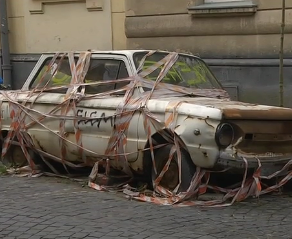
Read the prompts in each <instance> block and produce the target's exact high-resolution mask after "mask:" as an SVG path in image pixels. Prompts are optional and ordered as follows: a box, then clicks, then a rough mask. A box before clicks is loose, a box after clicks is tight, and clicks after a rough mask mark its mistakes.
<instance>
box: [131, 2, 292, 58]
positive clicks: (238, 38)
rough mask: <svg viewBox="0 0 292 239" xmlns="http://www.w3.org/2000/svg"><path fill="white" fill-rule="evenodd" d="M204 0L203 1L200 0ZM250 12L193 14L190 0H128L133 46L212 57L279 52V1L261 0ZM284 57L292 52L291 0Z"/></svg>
mask: <svg viewBox="0 0 292 239" xmlns="http://www.w3.org/2000/svg"><path fill="white" fill-rule="evenodd" d="M201 1H203V0H201ZM254 2H255V3H257V4H258V7H257V12H256V13H255V14H253V15H250V16H240V15H234V16H228V14H226V16H225V15H224V14H222V16H221V17H214V16H213V15H210V16H208V15H207V16H205V17H194V16H192V15H191V14H189V13H188V7H189V6H190V5H192V4H193V5H195V4H196V1H189V0H180V1H177V0H160V1H156V0H140V1H136V0H126V16H127V18H126V35H127V37H128V47H129V48H151V49H157V48H159V49H161V48H163V49H167V50H175V51H176V50H184V51H189V52H192V53H194V54H200V55H201V56H202V57H211V58H216V57H218V58H222V57H224V58H228V57H229V58H236V57H240V58H242V57H246V58H270V57H278V52H279V46H280V36H279V33H280V25H281V2H282V1H275V0H258V1H254ZM286 5H287V8H286V20H287V21H286V41H285V53H286V56H291V55H292V48H291V47H290V42H291V40H292V0H286Z"/></svg>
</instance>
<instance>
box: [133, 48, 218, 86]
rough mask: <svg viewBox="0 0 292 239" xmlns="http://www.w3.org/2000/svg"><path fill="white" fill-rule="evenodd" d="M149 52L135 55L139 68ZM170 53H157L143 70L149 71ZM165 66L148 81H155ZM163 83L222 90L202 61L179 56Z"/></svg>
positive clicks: (191, 57) (147, 61)
mask: <svg viewBox="0 0 292 239" xmlns="http://www.w3.org/2000/svg"><path fill="white" fill-rule="evenodd" d="M147 53H148V52H137V53H135V54H134V62H135V65H136V68H138V66H139V64H140V62H141V60H142V58H143V57H144V56H145V54H147ZM167 54H168V53H163V52H155V53H154V54H152V55H151V56H148V57H147V58H146V60H145V62H144V66H143V69H147V68H148V67H150V66H151V65H153V64H154V63H156V62H158V61H160V60H162V59H163V58H164V57H165V56H167ZM162 67H163V66H160V67H159V68H158V69H156V70H155V71H154V72H152V73H151V74H149V75H148V76H146V79H149V80H152V81H155V80H156V79H157V77H158V75H159V72H160V70H161V69H162ZM162 82H163V83H168V84H173V85H178V86H183V87H188V88H197V89H222V87H221V85H220V83H219V82H218V81H217V79H216V78H215V76H214V75H213V73H212V72H211V71H210V70H209V68H208V66H207V65H206V64H205V63H204V62H203V61H202V60H200V59H198V58H196V57H193V56H188V55H183V54H179V57H178V60H177V61H176V63H175V64H174V65H173V66H172V68H171V69H170V70H169V71H168V73H167V74H166V76H165V77H164V78H163V80H162Z"/></svg>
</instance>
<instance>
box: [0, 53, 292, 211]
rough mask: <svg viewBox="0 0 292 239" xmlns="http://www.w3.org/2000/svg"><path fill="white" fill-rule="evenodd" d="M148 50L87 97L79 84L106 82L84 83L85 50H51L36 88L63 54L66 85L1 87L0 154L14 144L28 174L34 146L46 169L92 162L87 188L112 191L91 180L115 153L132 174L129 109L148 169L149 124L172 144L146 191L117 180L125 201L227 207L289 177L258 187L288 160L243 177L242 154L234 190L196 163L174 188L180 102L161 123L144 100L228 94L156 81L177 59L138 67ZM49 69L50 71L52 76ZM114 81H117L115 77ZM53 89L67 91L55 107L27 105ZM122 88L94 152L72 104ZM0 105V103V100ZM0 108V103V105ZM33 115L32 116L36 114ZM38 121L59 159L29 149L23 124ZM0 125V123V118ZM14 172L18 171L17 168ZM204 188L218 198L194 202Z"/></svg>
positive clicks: (87, 61) (32, 166) (151, 148)
mask: <svg viewBox="0 0 292 239" xmlns="http://www.w3.org/2000/svg"><path fill="white" fill-rule="evenodd" d="M153 53H154V51H150V52H149V53H148V54H147V55H145V57H144V58H143V59H142V60H141V63H140V66H139V67H138V71H137V72H138V74H136V75H135V76H132V77H129V78H127V79H121V80H118V82H128V84H127V85H125V86H124V87H122V88H120V89H118V90H113V91H109V92H106V93H99V94H95V95H87V94H85V87H86V86H88V85H103V84H108V83H109V82H94V83H85V81H84V79H85V76H86V73H87V71H88V68H89V64H90V57H91V52H90V51H87V52H82V53H80V55H79V58H78V61H77V63H76V62H75V59H74V53H73V52H69V53H57V54H55V56H54V57H53V58H52V60H51V62H50V64H49V67H48V68H47V71H45V72H44V73H43V75H42V77H41V79H40V81H39V83H38V86H41V84H42V83H43V81H44V79H45V77H47V76H48V75H49V74H48V73H49V72H51V71H54V72H56V70H57V69H58V67H60V64H61V62H62V60H63V59H64V58H66V57H68V59H69V62H70V68H71V74H72V79H71V83H70V84H69V85H67V86H60V87H48V85H49V81H48V82H47V83H46V84H44V86H42V87H35V88H34V89H32V90H31V91H30V92H23V91H7V92H6V91H1V95H2V96H3V97H5V100H6V101H8V102H9V109H10V118H11V125H10V130H9V132H8V134H7V136H6V137H5V139H2V140H3V146H2V158H4V157H5V155H6V154H7V152H8V149H9V147H11V146H13V145H18V146H20V147H21V149H22V151H23V153H24V155H25V157H26V160H27V162H28V166H26V167H25V168H22V170H24V169H25V170H26V172H27V169H29V170H31V175H35V174H37V175H38V174H39V173H40V172H39V171H38V168H37V165H36V164H35V162H34V160H33V158H32V157H33V156H32V154H31V150H35V151H36V153H38V155H39V156H40V157H41V158H42V160H43V162H44V163H45V164H46V165H47V166H48V167H49V168H50V169H51V170H52V172H55V173H57V170H56V169H55V168H54V166H53V165H52V164H51V163H50V161H49V160H48V159H50V160H53V161H56V162H59V163H61V164H62V165H63V166H64V168H65V169H66V170H67V167H72V168H82V167H84V166H88V165H91V166H93V168H92V172H91V174H90V176H89V182H88V186H89V187H91V188H93V189H96V190H99V191H107V190H111V189H113V188H112V187H108V186H106V185H99V184H97V183H96V181H95V180H96V178H97V176H98V174H99V172H98V168H99V166H100V165H101V164H103V165H105V168H106V173H105V176H106V175H107V174H108V173H109V171H110V169H109V166H110V162H109V160H106V159H108V158H109V157H115V160H117V161H119V162H120V164H121V165H122V171H123V172H124V173H125V174H126V175H127V176H128V177H133V174H132V171H131V169H130V167H129V164H128V161H127V153H125V146H126V144H127V130H128V127H129V124H130V121H131V119H132V117H133V115H134V113H135V112H137V111H140V112H141V113H142V116H143V117H144V129H145V132H146V134H147V136H148V140H149V142H150V145H149V148H148V149H145V150H149V151H150V155H151V160H152V164H153V167H154V170H156V165H155V160H154V150H155V147H162V146H164V145H155V146H154V145H153V143H152V138H151V136H152V134H153V132H151V128H154V129H155V130H156V131H158V130H161V129H164V128H168V129H169V131H170V134H167V135H162V136H163V137H165V138H166V139H167V141H168V142H169V143H171V145H172V147H171V150H170V153H169V157H168V160H167V163H166V164H165V165H164V167H163V170H162V171H161V172H160V174H159V176H158V177H157V178H156V179H155V180H154V181H153V188H154V190H153V191H152V192H149V190H147V189H146V188H145V187H144V186H142V187H141V188H133V187H131V186H129V184H128V181H127V182H125V183H123V184H120V185H119V186H118V187H117V188H116V189H117V190H122V191H123V193H124V194H125V195H126V196H127V197H128V198H131V199H135V200H139V201H144V202H152V203H156V204H162V205H177V206H192V205H198V206H214V207H215V206H228V205H232V204H233V203H234V202H236V201H242V200H244V199H246V198H248V197H250V196H254V197H259V196H260V195H263V194H266V193H269V192H272V191H274V190H276V189H278V188H280V187H282V186H283V185H284V184H285V183H286V182H287V181H289V180H290V179H291V177H292V172H288V173H287V175H285V176H283V177H282V178H281V180H279V182H278V183H277V184H276V185H274V186H271V187H264V185H263V184H262V182H261V181H262V179H271V178H275V177H277V175H279V174H280V173H281V172H283V171H284V170H286V169H287V168H289V167H290V166H291V164H292V161H289V162H288V163H287V164H286V165H285V166H284V168H283V169H281V170H279V171H278V172H275V173H273V174H272V175H270V176H268V177H263V176H261V161H260V160H258V168H257V170H256V171H255V172H254V173H253V175H251V176H248V173H247V168H248V161H247V160H246V159H245V158H242V160H243V163H244V165H245V171H244V175H243V179H242V182H241V185H240V186H236V187H234V188H228V189H227V188H221V187H218V186H216V185H211V184H210V175H211V174H212V172H211V171H209V170H206V169H202V168H200V167H196V172H195V174H194V176H193V178H192V180H191V183H190V185H189V187H188V189H187V191H185V192H179V190H178V189H179V187H180V184H181V153H182V152H181V150H182V149H184V147H185V146H184V145H182V144H181V142H180V140H179V139H178V137H177V135H176V134H175V133H174V130H175V125H176V124H175V123H176V119H177V111H176V109H177V107H179V105H180V104H181V101H172V102H170V103H169V105H168V106H167V110H166V112H165V114H166V117H165V121H164V122H163V121H161V120H159V119H157V118H156V117H155V116H154V115H153V114H152V113H151V112H150V111H149V110H148V109H147V102H148V101H149V100H150V99H156V98H160V97H162V96H168V97H169V96H177V97H182V96H186V95H192V96H203V97H209V98H223V99H226V101H228V95H227V93H226V92H225V91H224V90H218V89H212V90H210V89H206V90H205V89H190V88H184V87H180V86H175V85H170V84H165V83H162V82H161V81H162V79H163V77H164V76H165V75H166V74H167V72H168V71H169V69H170V68H171V67H172V66H173V64H174V63H175V62H176V60H177V59H178V54H177V53H170V54H168V55H167V56H166V57H164V58H163V59H162V60H160V61H159V62H156V63H155V64H153V65H152V66H150V67H148V68H147V69H144V68H143V63H144V61H145V59H146V58H147V57H148V56H150V55H152V54H153ZM57 59H61V60H60V61H59V62H58V63H57V68H55V69H53V65H54V64H55V62H56V60H57ZM159 67H162V68H161V71H160V74H159V75H158V77H157V79H156V81H149V80H147V79H145V77H146V76H147V75H149V74H151V73H152V72H154V71H155V70H157V69H158V68H159ZM54 72H53V74H52V75H54ZM115 82H117V81H115ZM138 86H140V87H141V86H142V87H143V86H144V87H148V88H151V89H152V90H150V91H146V92H144V93H143V94H142V95H139V97H137V96H135V95H134V90H135V88H136V87H138ZM56 89H68V90H67V93H66V94H65V97H64V100H63V102H62V103H61V104H60V105H57V106H56V107H55V108H54V109H52V110H50V111H49V112H46V113H43V112H40V111H38V110H36V109H33V107H32V106H33V104H34V102H35V101H36V100H37V99H38V98H39V97H40V96H41V95H42V93H43V92H50V91H51V90H56ZM124 91H125V92H126V93H125V96H124V98H123V102H122V104H120V105H119V106H118V108H117V109H116V114H115V127H113V129H112V134H111V137H110V140H109V142H108V146H107V150H106V151H105V152H104V155H96V153H95V152H93V151H91V150H89V149H87V148H85V147H84V146H83V141H82V132H81V131H80V129H79V127H78V124H77V122H78V120H89V119H93V118H90V117H79V116H77V104H78V103H79V102H80V101H83V100H88V99H94V98H104V97H106V96H108V95H111V94H113V93H117V92H124ZM24 93H25V94H28V98H27V99H26V100H25V101H23V102H19V101H18V100H17V96H18V95H21V94H24ZM29 99H33V101H29ZM0 104H2V102H0ZM0 106H1V105H0ZM69 111H73V112H75V116H71V115H68V112H69ZM36 115H37V116H36ZM50 118H51V119H58V120H59V122H60V123H59V133H56V132H54V131H52V130H51V129H50V128H49V127H47V126H46V125H45V124H44V123H43V122H44V120H46V119H50ZM26 119H29V120H30V122H29V123H26V122H27V121H26ZM66 121H72V122H73V124H74V129H75V139H76V142H77V143H76V147H77V148H78V154H79V156H80V158H82V160H83V162H82V163H80V164H74V163H72V162H69V161H68V160H67V151H66V145H67V144H74V143H73V142H70V141H69V140H68V139H67V138H66V130H65V122H66ZM35 124H38V125H39V127H42V128H45V129H46V130H47V131H50V132H51V133H52V134H57V135H58V137H59V139H60V141H59V142H60V145H61V148H62V151H61V155H60V157H56V156H54V155H51V154H49V153H47V152H45V151H43V150H39V149H36V148H35V147H34V143H33V141H32V139H31V138H30V136H29V134H28V133H27V129H29V127H31V126H33V125H35ZM0 125H1V121H0ZM86 151H87V152H90V153H91V154H95V155H96V156H99V157H100V158H101V160H100V161H98V162H95V164H93V163H92V162H89V161H88V159H87V158H86V157H85V154H84V153H85V152H86ZM174 154H176V155H177V160H178V171H179V183H178V185H176V187H175V188H174V189H173V190H172V191H170V190H167V189H165V188H164V187H162V186H161V185H160V182H161V180H162V178H163V176H164V174H165V172H167V170H168V168H169V166H170V163H171V161H172V160H173V157H174ZM18 171H19V172H20V171H21V169H19V170H18ZM208 190H212V191H215V192H218V193H223V194H224V196H223V197H222V199H220V200H210V201H200V200H198V198H199V196H200V195H203V194H205V193H206V192H207V191H208Z"/></svg>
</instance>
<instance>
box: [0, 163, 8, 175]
mask: <svg viewBox="0 0 292 239" xmlns="http://www.w3.org/2000/svg"><path fill="white" fill-rule="evenodd" d="M4 174H7V168H6V167H5V166H4V165H1V164H0V176H1V175H4Z"/></svg>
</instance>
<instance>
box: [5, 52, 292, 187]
mask: <svg viewBox="0 0 292 239" xmlns="http://www.w3.org/2000/svg"><path fill="white" fill-rule="evenodd" d="M72 59H73V60H72ZM1 126H2V136H3V138H4V141H3V148H2V155H6V157H8V158H9V159H11V160H14V161H17V160H20V159H21V158H25V159H27V158H32V159H33V158H34V155H35V154H37V155H42V157H44V158H46V159H47V158H51V159H54V160H59V161H60V162H62V163H64V164H65V165H81V163H83V165H85V164H86V165H91V166H93V165H94V163H95V162H96V161H99V160H107V162H109V165H110V166H111V167H112V168H114V169H118V170H123V171H125V172H126V173H129V174H131V173H133V174H137V175H138V174H140V175H145V176H146V177H147V178H150V179H152V181H153V182H154V181H155V180H156V179H157V178H158V177H159V176H162V178H161V181H160V184H161V185H162V186H163V187H165V188H167V189H169V190H174V189H175V188H177V186H178V185H180V186H179V189H178V190H179V191H186V190H187V189H188V186H189V184H190V182H191V180H192V177H193V175H194V173H195V171H196V168H197V167H200V168H203V169H210V170H214V171H216V170H227V169H230V170H235V171H236V170H238V171H244V170H245V169H248V170H256V169H257V168H258V167H259V165H260V164H261V166H262V172H261V173H262V175H267V176H268V175H270V174H272V173H275V172H276V171H278V170H280V169H281V168H282V167H283V166H284V165H285V164H286V163H288V162H289V161H290V159H291V154H292V109H288V108H279V107H272V106H263V105H254V104H248V103H242V102H235V101H231V100H230V99H229V98H228V95H227V93H226V91H224V89H223V88H222V86H221V84H220V83H219V82H218V80H217V79H216V77H215V76H214V75H213V74H212V72H211V71H210V69H209V68H208V66H207V65H206V64H205V63H204V61H203V60H202V59H200V58H199V57H195V56H193V55H189V54H177V53H170V52H164V51H148V50H127V51H90V52H85V53H74V54H73V53H72V55H70V54H69V53H68V54H50V53H48V54H43V55H42V56H41V58H40V59H39V61H38V63H37V64H36V66H35V67H34V69H33V71H32V72H31V74H30V75H29V77H28V79H27V81H26V82H25V84H24V85H23V88H22V89H21V90H15V91H3V92H1ZM12 140H13V141H15V144H11V145H10V143H9V142H11V141H12ZM16 141H17V143H16ZM24 146H25V147H24ZM25 148H28V149H29V150H28V151H26V150H25ZM69 163H70V164H69ZM163 171H165V172H163ZM162 172H163V173H162ZM180 172H181V173H180ZM180 181H181V183H180V184H179V182H180Z"/></svg>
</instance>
